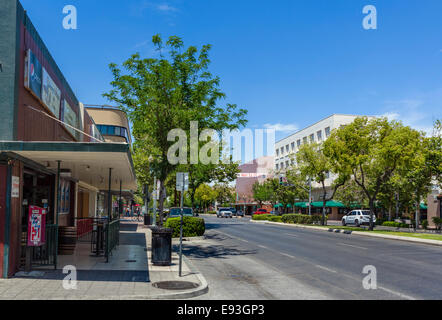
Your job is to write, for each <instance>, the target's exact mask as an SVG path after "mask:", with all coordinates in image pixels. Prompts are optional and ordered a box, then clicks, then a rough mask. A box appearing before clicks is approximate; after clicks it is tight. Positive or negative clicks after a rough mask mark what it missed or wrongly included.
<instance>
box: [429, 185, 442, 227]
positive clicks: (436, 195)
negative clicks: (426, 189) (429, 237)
mask: <svg viewBox="0 0 442 320" xmlns="http://www.w3.org/2000/svg"><path fill="white" fill-rule="evenodd" d="M427 202H428V209H427V221H428V225H429V226H430V227H435V224H434V223H433V218H434V217H437V218H442V190H439V188H437V187H435V188H433V190H432V192H431V193H430V194H429V195H428V198H427Z"/></svg>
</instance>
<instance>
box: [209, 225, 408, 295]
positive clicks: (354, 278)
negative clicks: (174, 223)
mask: <svg viewBox="0 0 442 320" xmlns="http://www.w3.org/2000/svg"><path fill="white" fill-rule="evenodd" d="M216 232H219V233H222V234H224V235H225V236H227V237H230V238H233V239H237V240H241V241H244V242H249V241H247V240H244V239H241V238H238V237H236V236H232V235H229V234H227V233H224V232H222V231H218V230H216ZM254 244H255V243H254ZM338 244H343V245H347V246H352V247H355V246H353V245H349V244H346V243H338ZM255 245H256V244H255ZM257 246H258V247H261V248H264V249H268V250H271V249H269V248H267V247H264V246H261V245H257ZM359 248H363V247H359ZM363 249H367V248H363ZM272 251H273V250H272ZM278 253H279V254H281V255H283V256H286V257H290V258H292V259H298V260H299V261H304V262H306V263H310V264H314V263H312V262H311V261H309V260H306V259H303V258H299V257H298V258H296V257H294V256H291V255H289V254H287V253H283V252H278ZM314 266H315V267H317V268H319V269H323V270H326V271H328V272H331V273H338V272H337V271H335V270H332V269H329V268H327V267H324V266H321V265H319V264H314ZM338 274H339V275H341V276H344V277H346V278H349V279H352V280H354V281H358V282H359V281H361V280H360V279H358V278H356V277H353V276H351V275H349V274H345V273H343V272H339V273H338ZM313 278H314V277H313ZM337 288H339V289H341V290H345V289H344V288H340V287H337ZM378 289H380V290H383V291H385V292H388V293H390V294H393V295H396V296H398V297H401V298H403V299H407V300H416V298H413V297H411V296H408V295H406V294H403V293H400V292H397V291H394V290H391V289H387V288H385V287H381V286H378Z"/></svg>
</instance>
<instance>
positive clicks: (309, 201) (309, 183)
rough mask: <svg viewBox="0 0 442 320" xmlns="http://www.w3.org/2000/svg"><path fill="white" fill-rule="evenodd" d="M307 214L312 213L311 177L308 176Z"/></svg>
mask: <svg viewBox="0 0 442 320" xmlns="http://www.w3.org/2000/svg"><path fill="white" fill-rule="evenodd" d="M308 215H309V216H311V215H312V178H310V177H308Z"/></svg>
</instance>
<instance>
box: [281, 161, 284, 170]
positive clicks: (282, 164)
mask: <svg viewBox="0 0 442 320" xmlns="http://www.w3.org/2000/svg"><path fill="white" fill-rule="evenodd" d="M282 169H284V162H281V170H282Z"/></svg>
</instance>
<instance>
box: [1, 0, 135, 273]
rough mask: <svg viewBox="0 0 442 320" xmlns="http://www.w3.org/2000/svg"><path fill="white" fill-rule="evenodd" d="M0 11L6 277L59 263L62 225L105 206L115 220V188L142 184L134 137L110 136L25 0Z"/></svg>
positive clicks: (5, 3) (75, 226) (73, 224)
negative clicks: (37, 239) (37, 236)
mask: <svg viewBox="0 0 442 320" xmlns="http://www.w3.org/2000/svg"><path fill="white" fill-rule="evenodd" d="M0 17H2V18H1V19H0V30H2V32H1V33H0V63H1V68H0V113H1V114H2V119H1V125H0V277H1V278H7V277H10V276H12V275H13V274H15V273H16V272H17V271H19V270H22V269H23V268H33V267H35V266H37V265H38V266H45V265H51V266H52V265H55V267H57V256H58V254H59V250H58V249H59V246H58V245H59V240H64V239H63V237H62V236H61V235H62V233H63V230H66V229H67V228H71V229H70V230H74V232H76V231H77V230H80V229H81V228H83V227H84V225H83V224H84V221H82V220H81V219H83V218H90V217H95V216H97V214H98V213H99V212H100V211H101V212H103V213H105V214H106V213H107V217H108V221H109V222H110V221H111V220H112V217H111V215H110V214H111V211H112V201H111V200H112V197H111V191H117V190H121V191H130V190H136V180H135V173H134V168H133V163H132V158H131V154H130V148H129V145H128V144H115V143H107V142H106V141H105V139H104V138H103V136H102V135H101V134H100V132H99V130H98V128H97V126H96V125H95V123H94V121H93V119H92V117H91V116H90V115H89V113H88V112H87V110H86V109H85V108H84V106H83V105H82V104H81V103H80V102H79V101H78V99H77V97H76V96H75V94H74V92H73V90H72V89H71V87H70V85H69V83H68V82H67V80H66V79H65V77H64V75H63V74H62V72H61V71H60V69H59V67H58V66H57V64H56V62H55V60H54V58H53V57H52V55H51V54H50V52H49V50H48V48H47V47H46V45H45V44H44V42H43V40H42V39H41V37H40V36H39V34H38V32H37V30H36V28H35V27H34V26H33V24H32V22H31V20H30V19H29V17H28V16H27V14H26V11H25V10H24V9H23V7H22V5H21V4H20V2H19V1H18V0H2V1H1V2H0ZM100 195H102V196H104V197H105V200H103V201H101V200H100ZM33 208H39V209H41V210H42V211H41V212H42V213H43V215H42V218H41V219H42V221H44V225H45V231H44V232H43V230H44V229H39V230H40V231H41V233H42V235H41V236H42V238H41V239H42V242H41V244H40V245H36V244H35V243H34V244H33V245H32V244H30V243H29V242H28V241H29V236H30V234H31V232H30V229H29V224H28V223H30V220H31V219H29V218H30V217H34V211H32V210H33ZM31 212H32V214H31ZM32 230H34V231H35V229H32ZM34 231H33V232H34Z"/></svg>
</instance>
